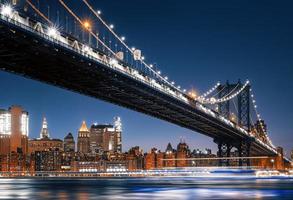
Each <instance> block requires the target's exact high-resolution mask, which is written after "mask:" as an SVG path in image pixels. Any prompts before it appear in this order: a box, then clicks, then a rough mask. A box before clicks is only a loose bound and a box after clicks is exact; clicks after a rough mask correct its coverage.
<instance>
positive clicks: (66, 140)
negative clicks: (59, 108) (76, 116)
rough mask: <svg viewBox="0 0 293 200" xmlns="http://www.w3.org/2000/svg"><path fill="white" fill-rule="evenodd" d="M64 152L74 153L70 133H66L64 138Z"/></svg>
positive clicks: (73, 143) (73, 142)
mask: <svg viewBox="0 0 293 200" xmlns="http://www.w3.org/2000/svg"><path fill="white" fill-rule="evenodd" d="M63 143H64V148H63V149H64V151H65V152H75V141H74V137H73V135H72V133H68V134H67V135H66V136H65V138H64V142H63Z"/></svg>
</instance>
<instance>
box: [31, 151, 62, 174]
mask: <svg viewBox="0 0 293 200" xmlns="http://www.w3.org/2000/svg"><path fill="white" fill-rule="evenodd" d="M61 156H62V153H61V152H60V151H59V150H58V149H56V150H49V151H36V152H35V154H34V160H35V171H60V169H61Z"/></svg>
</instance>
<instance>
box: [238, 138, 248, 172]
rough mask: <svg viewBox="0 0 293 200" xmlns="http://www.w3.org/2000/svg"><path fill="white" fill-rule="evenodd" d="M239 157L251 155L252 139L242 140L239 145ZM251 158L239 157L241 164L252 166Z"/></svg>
mask: <svg viewBox="0 0 293 200" xmlns="http://www.w3.org/2000/svg"><path fill="white" fill-rule="evenodd" d="M237 150H238V156H239V157H249V156H250V141H241V142H240V143H239V144H238V147H237ZM250 164H251V163H250V159H247V158H244V159H239V166H250Z"/></svg>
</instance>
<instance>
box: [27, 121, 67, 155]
mask: <svg viewBox="0 0 293 200" xmlns="http://www.w3.org/2000/svg"><path fill="white" fill-rule="evenodd" d="M49 150H60V151H63V141H62V140H60V139H54V138H50V135H49V130H48V122H47V119H46V118H44V119H43V123H42V128H41V132H40V138H36V139H31V140H29V142H28V152H29V153H30V154H31V153H35V152H36V151H39V152H41V151H49Z"/></svg>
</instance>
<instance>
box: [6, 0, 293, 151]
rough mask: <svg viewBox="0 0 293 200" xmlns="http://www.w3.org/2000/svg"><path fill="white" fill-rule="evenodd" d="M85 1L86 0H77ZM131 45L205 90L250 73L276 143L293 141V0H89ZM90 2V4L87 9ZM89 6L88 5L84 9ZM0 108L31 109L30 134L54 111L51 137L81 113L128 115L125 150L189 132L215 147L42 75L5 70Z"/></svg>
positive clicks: (86, 116)
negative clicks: (54, 84) (33, 76)
mask: <svg viewBox="0 0 293 200" xmlns="http://www.w3.org/2000/svg"><path fill="white" fill-rule="evenodd" d="M76 2H77V3H76V4H79V3H78V2H80V4H82V1H76ZM91 3H92V4H93V5H95V7H96V8H97V9H101V10H102V12H103V18H104V19H106V20H107V21H108V22H111V23H114V24H115V29H116V30H117V31H118V32H119V33H120V34H121V35H125V36H126V38H127V42H128V44H130V46H135V47H139V48H140V49H142V50H143V52H144V55H145V56H146V58H147V61H148V62H152V63H157V64H158V65H159V66H160V69H161V70H162V72H163V73H164V74H166V75H168V76H169V77H170V78H172V79H173V80H175V81H176V82H177V83H178V84H180V85H181V86H184V87H185V88H191V87H194V88H196V89H198V90H199V91H205V90H207V89H209V88H210V87H211V86H213V85H214V84H215V83H216V82H217V81H222V82H224V81H226V80H230V81H231V82H233V81H237V80H238V79H239V78H240V79H242V80H246V79H249V80H250V81H251V82H252V85H253V90H254V93H255V95H256V100H257V104H258V107H259V112H260V113H261V114H262V116H263V118H264V119H265V121H266V123H267V124H268V129H269V134H270V137H271V138H272V140H273V142H274V144H276V145H281V146H284V147H285V150H286V151H287V152H289V151H290V150H291V149H292V148H293V146H292V141H293V134H292V132H293V130H292V129H293V112H292V111H293V109H292V105H291V102H292V99H293V93H292V91H293V37H292V36H293V26H292V25H293V12H292V6H293V3H291V2H290V1H270V0H263V1H261V0H259V1H254V0H248V1H235V0H231V1H227V0H222V1H218V0H214V1H212V0H207V1H190V0H181V1H175V0H168V1H167V0H165V1H163V0H161V1H158V0H140V1H131V0H123V1H117V0H107V1H98V2H97V1H91ZM83 9H84V8H83ZM82 11H83V10H82ZM0 91H2V92H1V93H0V107H1V108H7V107H9V106H10V105H11V104H20V105H22V106H23V107H24V108H25V109H26V110H27V111H28V112H29V113H30V137H38V135H39V131H40V126H41V118H42V116H46V117H47V118H48V123H49V129H50V133H51V135H52V136H53V137H58V138H63V137H64V136H65V134H66V133H67V132H69V131H70V132H73V133H74V134H75V135H76V134H77V130H78V128H79V126H80V124H81V121H82V120H86V121H87V123H88V125H89V124H90V123H93V122H99V123H111V122H112V118H113V117H114V116H121V118H122V120H123V126H124V132H123V145H124V150H127V149H128V148H129V147H131V146H134V145H140V146H141V147H143V149H144V150H145V151H146V150H149V149H150V148H151V147H152V146H156V147H159V148H161V149H163V150H164V149H165V147H166V145H167V143H168V142H169V141H170V142H172V144H173V145H175V144H176V145H177V143H178V141H179V140H180V137H185V138H186V141H187V143H188V144H189V145H190V147H191V148H205V147H211V148H213V147H214V146H215V145H214V144H213V143H212V140H211V139H210V138H207V137H205V136H201V135H200V134H198V133H194V132H191V131H189V130H186V129H183V128H180V127H177V126H175V125H172V124H169V123H167V122H163V121H161V120H158V119H154V118H151V117H148V116H145V115H143V114H140V113H136V112H133V111H130V110H127V109H124V108H120V107H117V106H114V105H111V104H109V103H105V102H102V101H100V100H96V99H93V98H89V97H85V96H82V95H79V94H75V93H72V92H69V91H65V90H62V89H59V88H55V87H52V86H48V85H45V84H42V83H39V82H36V81H32V80H28V79H25V78H22V77H18V76H15V75H11V74H8V73H5V72H0Z"/></svg>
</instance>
